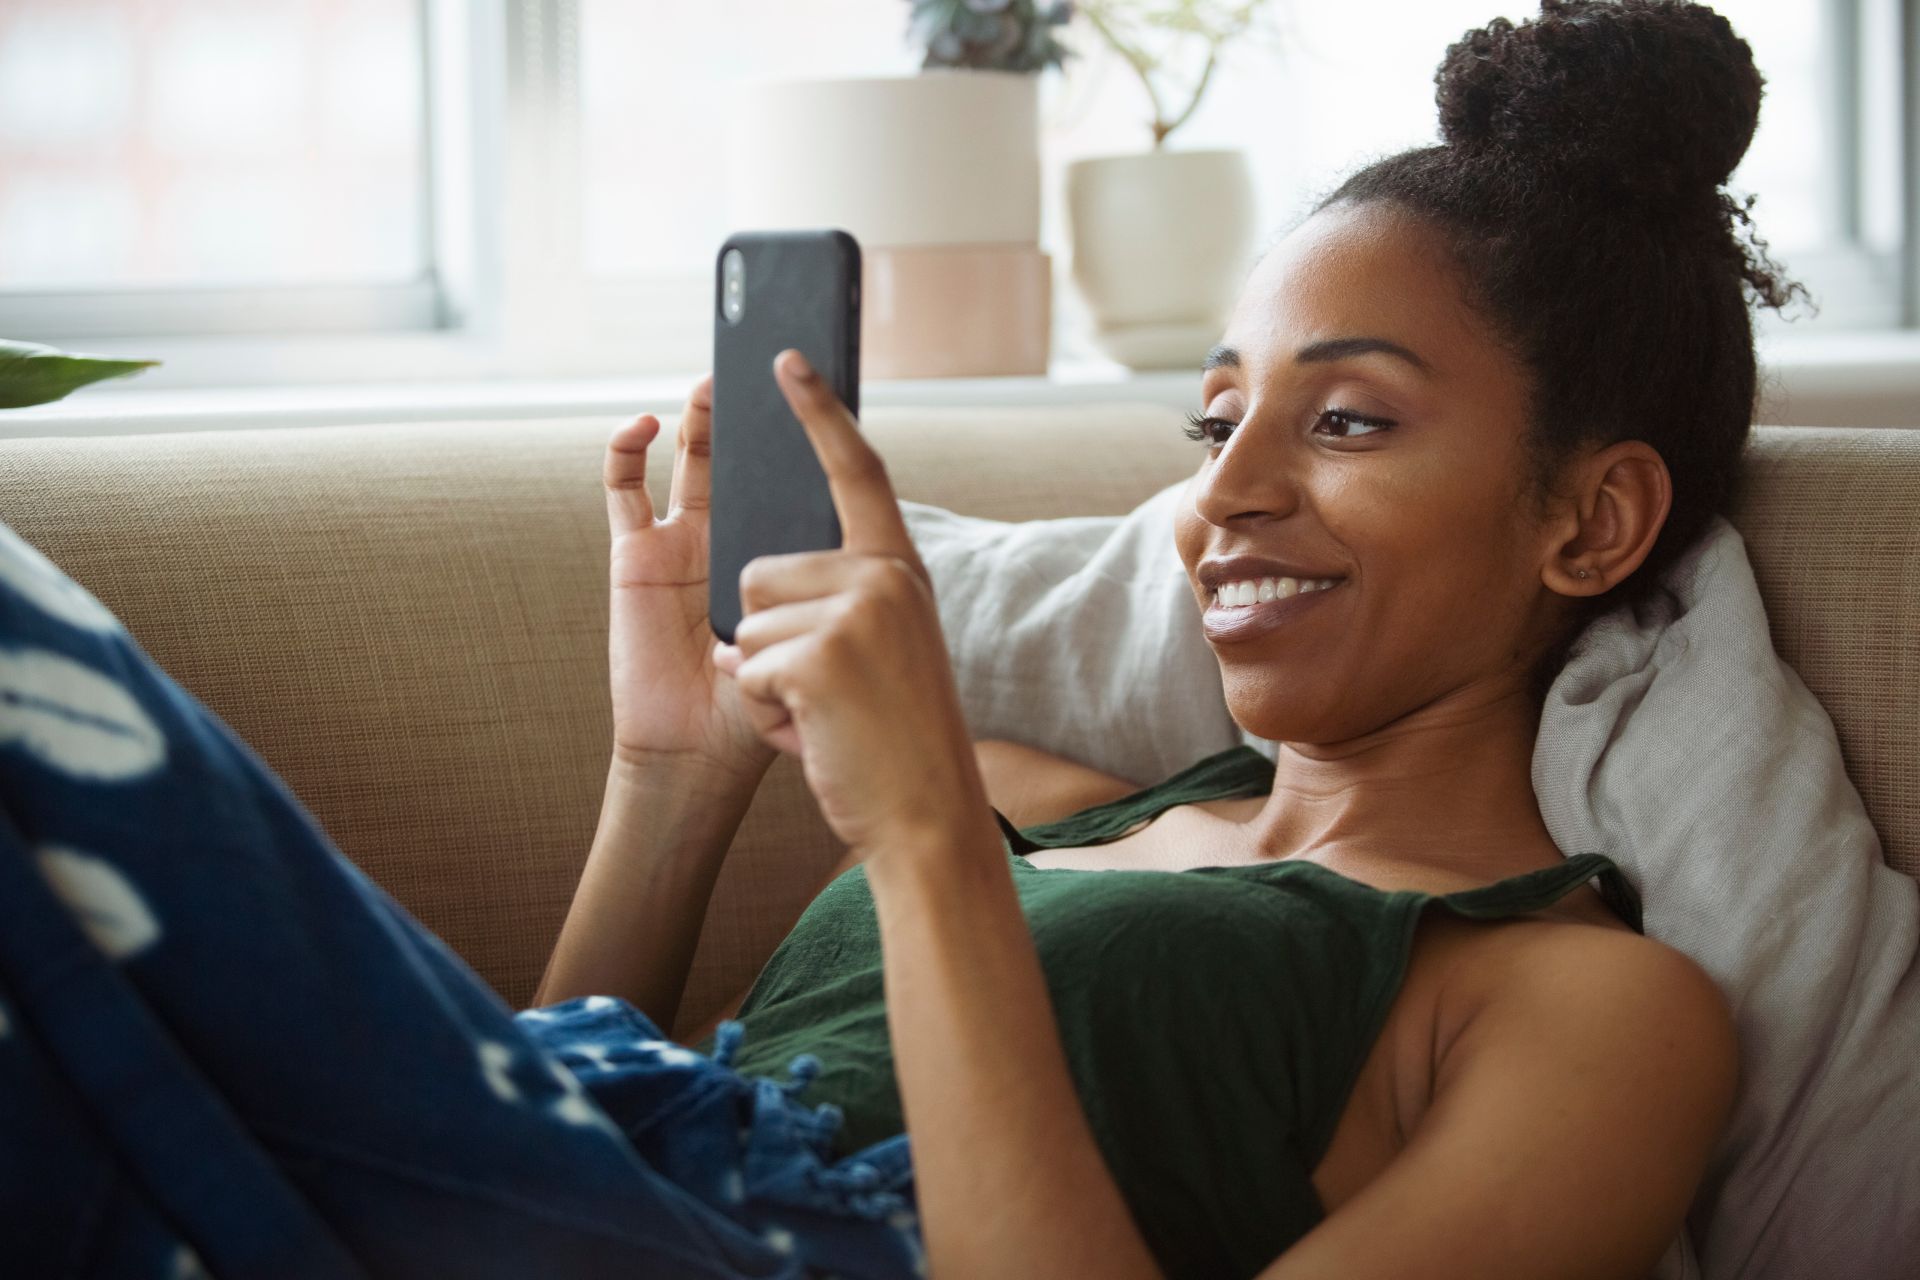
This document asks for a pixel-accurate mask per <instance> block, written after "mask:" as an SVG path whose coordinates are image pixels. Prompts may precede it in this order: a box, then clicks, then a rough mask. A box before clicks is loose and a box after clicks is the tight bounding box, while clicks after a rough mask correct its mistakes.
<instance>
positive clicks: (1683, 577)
mask: <svg viewBox="0 0 1920 1280" xmlns="http://www.w3.org/2000/svg"><path fill="white" fill-rule="evenodd" d="M1186 483H1187V482H1186V481H1184V480H1182V481H1180V482H1179V483H1177V484H1174V485H1172V486H1169V487H1168V488H1166V489H1163V490H1162V491H1161V492H1159V493H1157V494H1155V495H1154V496H1153V497H1152V498H1149V499H1148V500H1147V501H1146V502H1144V503H1142V504H1141V505H1140V506H1139V507H1137V508H1136V509H1135V510H1133V511H1132V512H1130V513H1128V514H1127V515H1125V516H1098V517H1073V518H1068V519H1060V520H1035V521H1026V522H1021V523H1009V522H1004V521H997V520H983V519H979V518H977V517H972V516H962V515H958V514H956V513H954V512H951V511H946V510H944V509H942V508H939V507H933V506H928V505H926V504H923V503H911V502H902V503H901V507H902V509H903V510H904V512H905V514H906V519H907V527H908V530H909V532H910V534H911V535H912V536H913V538H914V542H915V544H916V546H917V547H918V548H919V550H920V553H921V557H922V559H923V560H924V561H925V562H926V565H927V568H928V571H929V573H930V574H931V575H932V578H933V584H934V592H935V595H936V597H937V598H938V600H939V604H940V620H941V625H942V626H943V627H944V628H945V629H946V635H947V641H948V645H949V647H950V649H951V650H952V653H953V659H954V670H955V680H956V683H957V684H958V686H959V690H960V697H961V702H962V706H963V709H964V710H965V712H966V714H967V717H968V723H969V727H970V728H971V729H972V731H973V734H974V736H975V737H976V738H988V737H993V738H1010V739H1013V740H1015V741H1019V742H1025V743H1028V744H1031V745H1033V746H1035V747H1038V748H1040V749H1042V750H1046V751H1051V752H1054V753H1056V754H1058V755H1063V756H1067V757H1069V758H1071V759H1074V760H1078V761H1081V762H1082V763H1085V764H1089V765H1092V766H1093V767H1095V768H1098V769H1102V770H1104V771H1106V772H1109V773H1114V774H1117V775H1119V776H1121V777H1124V778H1128V779H1130V780H1133V781H1135V782H1137V783H1139V784H1141V785H1143V786H1144V785H1147V784H1150V783H1153V782H1157V781H1159V780H1160V779H1162V778H1164V777H1166V776H1167V775H1169V774H1171V773H1174V772H1176V771H1177V770H1179V769H1182V768H1185V767H1186V766H1187V765H1189V764H1191V763H1193V762H1194V761H1195V760H1198V759H1200V758H1201V757H1203V756H1206V755H1211V754H1213V753H1216V752H1219V751H1224V750H1226V749H1227V748H1228V747H1231V746H1234V745H1236V744H1237V743H1246V744H1248V745H1251V746H1253V747H1255V748H1257V749H1259V750H1260V751H1262V752H1263V753H1264V754H1266V755H1267V756H1268V757H1269V758H1271V757H1273V756H1274V755H1275V753H1276V750H1277V749H1276V747H1275V745H1274V744H1273V743H1271V742H1267V741H1265V740H1264V739H1260V738H1256V737H1254V736H1253V735H1251V734H1249V733H1246V732H1245V731H1244V730H1242V729H1240V728H1239V726H1238V725H1237V724H1236V723H1235V722H1234V721H1233V719H1232V717H1231V716H1230V715H1229V714H1228V713H1227V710H1226V704H1225V699H1224V695H1223V693H1222V690H1221V684H1220V674H1219V666H1218V663H1217V662H1216V660H1215V659H1214V656H1213V651H1212V649H1211V647H1210V646H1209V645H1208V644H1207V641H1206V637H1205V636H1204V635H1203V634H1202V632H1201V630H1200V623H1199V612H1198V608H1197V607H1196V605H1195V602H1194V599H1193V595H1192V592H1191V590H1190V589H1189V587H1188V585H1187V579H1186V573H1185V570H1184V567H1183V566H1182V564H1181V562H1180V559H1179V556H1178V553H1177V552H1176V550H1175V549H1174V543H1173V513H1174V511H1175V504H1176V503H1178V502H1179V501H1180V499H1181V495H1182V494H1183V492H1184V491H1185V488H1186ZM1666 581H1667V584H1668V586H1669V587H1670V589H1672V590H1673V592H1674V593H1675V595H1676V596H1677V597H1678V599H1679V606H1678V608H1677V609H1675V608H1673V607H1672V606H1668V605H1665V604H1664V603H1663V604H1661V605H1660V606H1659V607H1657V608H1653V609H1649V610H1648V611H1647V612H1646V613H1645V614H1644V615H1643V616H1641V615H1636V614H1635V613H1634V612H1633V611H1632V610H1630V609H1625V608H1622V609H1617V610H1615V611H1614V612H1612V613H1610V614H1608V615H1606V616H1604V617H1602V618H1600V619H1598V620H1596V621H1595V622H1594V624H1593V625H1592V626H1591V627H1590V628H1589V629H1588V631H1587V632H1586V634H1585V636H1584V637H1583V639H1582V642H1581V644H1580V645H1579V646H1578V647H1577V650H1576V653H1575V654H1574V656H1573V658H1572V659H1571V660H1570V662H1569V663H1568V665H1567V667H1566V669H1565V670H1564V671H1563V672H1561V674H1560V676H1559V678H1558V679H1557V680H1556V681H1555V682H1554V684H1553V686H1552V688H1551V690H1550V691H1549V693H1548V697H1547V702H1546V706H1545V709H1544V711H1543V713H1542V719H1541V727H1540V735H1539V739H1538V741H1537V743H1536V746H1535V751H1534V762H1533V783H1534V791H1535V793H1536V795H1537V796H1538V798H1539V802H1540V808H1541V813H1542V815H1543V817H1544V818H1545V820H1546V824H1547V828H1548V830H1549V832H1550V833H1551V834H1552V836H1553V838H1554V841H1555V843H1557V844H1558V845H1559V846H1560V847H1561V848H1562V849H1582V850H1585V849H1597V850H1601V851H1603V852H1605V853H1606V854H1608V856H1610V857H1611V858H1613V859H1614V861H1616V862H1617V863H1619V864H1620V866H1621V868H1622V869H1623V870H1624V871H1625V872H1626V874H1627V877H1628V878H1629V879H1630V880H1631V881H1632V882H1633V883H1634V886H1635V887H1636V888H1637V889H1638V890H1639V891H1640V895H1641V897H1642V899H1643V902H1644V905H1645V927H1646V931H1647V934H1648V935H1649V936H1651V937H1654V938H1658V939H1660V940H1661V941H1664V942H1666V943H1668V944H1669V945H1671V946H1673V947H1676V948H1678V949H1679V950H1681V951H1683V952H1685V953H1686V954H1687V955H1689V956H1691V957H1692V958H1693V959H1694V960H1695V961H1696V962H1698V963H1699V964H1700V965H1701V966H1702V967H1703V968H1705V969H1706V970H1707V971H1708V972H1709V973H1711V974H1712V975H1713V977H1714V978H1715V980H1716V981H1717V982H1718V983H1719V984H1720V986H1721V988H1722V990H1724V991H1725V992H1726V994H1727V997H1728V999H1729V1002H1730V1003H1731V1004H1732V1006H1733V1009H1734V1013H1735V1017H1736V1019H1737V1022H1738V1025H1739V1030H1740V1037H1741V1046H1742V1075H1743V1079H1742V1083H1741V1089H1740V1093H1739V1096H1738V1099H1737V1101H1736V1103H1735V1111H1734V1116H1733V1119H1732V1122H1731V1124H1730V1127H1729V1131H1728V1134H1727V1137H1726V1139H1725V1140H1724V1141H1723V1143H1722V1144H1721V1146H1720V1147H1719V1149H1718V1150H1717V1152H1716V1153H1715V1156H1714V1159H1713V1162H1712V1165H1711V1166H1710V1168H1709V1171H1708V1176H1707V1178H1706V1180H1705V1182H1704V1183H1703V1186H1702V1190H1701V1194H1700V1196H1699V1197H1698V1199H1697V1200H1696V1201H1695V1204H1694V1207H1693V1211H1692V1213H1691V1214H1690V1215H1689V1218H1688V1232H1687V1233H1686V1234H1684V1235H1683V1236H1682V1237H1681V1238H1680V1239H1678V1240H1676V1241H1675V1243H1674V1245H1673V1247H1672V1248H1670V1249H1669V1250H1668V1252H1667V1254H1666V1256H1665V1257H1664V1258H1663V1259H1662V1260H1661V1263H1660V1265H1659V1267H1658V1268H1657V1270H1656V1272H1655V1274H1656V1276H1658V1277H1660V1278H1661V1280H1694V1278H1696V1277H1701V1276H1703V1275H1704V1276H1705V1277H1706V1280H1734V1278H1735V1277H1750V1278H1759V1277H1768V1278H1771V1277H1781V1278H1786V1277H1814V1276H1819V1277H1825V1276H1848V1277H1854V1276H1858V1277H1880V1276H1895V1275H1905V1274H1911V1270H1910V1269H1911V1267H1912V1266H1913V1260H1914V1259H1915V1258H1916V1257H1920V1210H1916V1208H1915V1206H1916V1205H1920V965H1917V964H1916V962H1915V956H1916V949H1917V948H1920V886H1916V885H1915V884H1914V882H1913V881H1911V880H1909V879H1908V878H1907V877H1905V876H1903V875H1901V874H1899V873H1898V872H1896V871H1894V870H1892V869H1891V868H1889V867H1887V866H1886V864H1885V862H1884V861H1883V860H1882V857H1881V850H1880V845H1879V840H1878V838H1877V837H1876V836H1875V834H1874V830H1873V827H1872V825H1871V823H1870V822H1869V821H1868V819H1867V816H1866V810H1865V807H1864V805H1863V804H1862V802H1861V800H1860V796H1859V793H1858V792H1857V791H1856V790H1855V789H1854V787H1853V784H1852V783H1851V782H1850V781H1849V780H1848V779H1847V776H1846V770H1845V767H1844V764H1843V762H1842V760H1841V757H1840V750H1839V744H1838V741H1837V739H1836V738H1835V736H1834V732H1833V726H1832V722H1831V720H1830V719H1829V718H1828V716H1827V713H1826V711H1825V710H1824V708H1822V707H1821V706H1820V704H1819V702H1818V701H1817V700H1816V699H1815V698H1814V697H1813V694H1812V693H1811V692H1810V691H1809V690H1808V689H1807V687H1806V686H1805V685H1804V684H1803V683H1802V682H1801V681H1800V679H1799V677H1798V676H1797V675H1796V674H1795V673H1794V672H1793V671H1792V670H1791V669H1790V668H1789V667H1788V666H1787V665H1786V664H1785V663H1784V662H1782V661H1781V660H1780V658H1779V657H1778V656H1777V655H1776V654H1775V653H1774V650H1773V646H1772V641H1771V638H1770V634H1769V632H1768V629H1767V620H1766V614H1765V612H1764V610H1763V609H1762V607H1761V603H1760V593H1759V588H1758V585H1757V584H1756V582H1755V580H1754V576H1753V570H1752V567H1751V566H1750V565H1749V564H1748V562H1747V558H1746V550H1745V545H1744V543H1743V542H1742V540H1741V538H1740V535H1739V532H1738V531H1737V530H1736V529H1734V528H1733V526H1732V525H1731V524H1729V523H1728V522H1727V521H1725V520H1716V521H1715V523H1714V524H1713V526H1712V527H1711V528H1710V529H1709V530H1708V531H1707V533H1706V534H1705V535H1703V537H1702V538H1701V540H1700V541H1699V542H1697V543H1696V544H1695V545H1694V546H1693V547H1692V548H1690V549H1689V551H1688V553H1687V554H1686V555H1685V556H1683V557H1682V558H1681V560H1680V561H1679V562H1677V563H1676V564H1675V565H1674V566H1673V568H1672V569H1670V570H1669V572H1668V574H1667V575H1666ZM1689 1237H1690V1238H1689Z"/></svg>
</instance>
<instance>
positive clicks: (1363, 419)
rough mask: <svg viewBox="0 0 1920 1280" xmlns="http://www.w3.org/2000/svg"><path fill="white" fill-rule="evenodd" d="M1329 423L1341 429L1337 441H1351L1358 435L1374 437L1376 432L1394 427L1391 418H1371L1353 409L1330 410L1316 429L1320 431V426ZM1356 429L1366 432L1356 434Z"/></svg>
mask: <svg viewBox="0 0 1920 1280" xmlns="http://www.w3.org/2000/svg"><path fill="white" fill-rule="evenodd" d="M1329 423H1330V424H1333V425H1336V426H1338V427H1340V428H1341V431H1340V433H1339V434H1338V435H1335V436H1334V437H1333V438H1334V439H1336V440H1351V439H1353V438H1354V437H1355V436H1356V435H1363V436H1366V435H1372V434H1373V433H1374V432H1376V431H1384V430H1386V429H1387V428H1388V427H1391V426H1393V425H1394V423H1393V420H1392V419H1390V418H1370V417H1368V416H1367V415H1366V414H1364V413H1355V412H1354V411H1353V410H1351V409H1328V410H1326V411H1325V412H1324V413H1322V414H1321V415H1320V421H1319V423H1316V424H1315V428H1316V429H1318V427H1319V426H1320V425H1322V424H1329ZM1355 427H1365V428H1366V430H1364V431H1360V432H1355V431H1354V428H1355Z"/></svg>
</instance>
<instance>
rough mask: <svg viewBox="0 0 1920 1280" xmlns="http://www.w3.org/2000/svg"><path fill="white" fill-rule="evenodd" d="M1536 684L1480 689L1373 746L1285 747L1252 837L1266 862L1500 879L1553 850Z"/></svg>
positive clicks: (1366, 740) (1356, 742)
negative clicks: (1532, 689) (1415, 869)
mask: <svg viewBox="0 0 1920 1280" xmlns="http://www.w3.org/2000/svg"><path fill="white" fill-rule="evenodd" d="M1538 717H1539V712H1538V708H1536V707H1535V706H1534V705H1533V702H1532V699H1531V698H1530V697H1529V696H1528V695H1527V692H1526V689H1525V682H1524V681H1520V682H1517V683H1502V684H1500V685H1480V686H1469V687H1467V688H1464V689H1461V690H1457V691H1455V692H1454V693H1451V694H1448V695H1447V696H1445V697H1443V698H1440V699H1438V700H1436V701H1434V702H1431V703H1429V704H1427V705H1426V706H1424V707H1421V708H1420V709H1419V710H1417V711H1414V712H1412V713H1410V714H1408V715H1406V716H1403V717H1401V718H1400V719H1398V720H1395V721H1394V722H1392V723H1391V724H1388V725H1384V726H1382V727H1381V728H1379V729H1377V730H1375V731H1373V732H1371V733H1368V734H1365V735H1363V736H1361V737H1358V738H1354V739H1351V740H1349V741H1345V742H1337V743H1292V742H1283V743H1281V744H1280V750H1279V756H1278V759H1277V760H1276V761H1275V765H1274V778H1273V793H1272V795H1270V796H1269V797H1268V798H1267V800H1266V803H1265V805H1264V806H1263V807H1262V809H1261V811H1260V813H1259V815H1258V816H1257V817H1255V818H1254V819H1253V820H1252V821H1251V822H1250V823H1248V824H1247V828H1246V833H1245V834H1246V836H1247V837H1248V838H1250V839H1251V840H1252V841H1253V842H1254V855H1253V856H1255V857H1257V858H1261V859H1281V858H1296V857H1310V858H1313V859H1315V860H1317V861H1329V860H1340V859H1356V860H1366V861H1377V860H1381V859H1385V860H1389V861H1393V862H1402V863H1404V862H1419V863H1425V864H1428V865H1433V866H1445V867H1450V868H1456V869H1459V870H1461V871H1466V872H1473V871H1477V870H1496V869H1498V868H1501V867H1504V866H1511V865H1512V864H1514V863H1515V862H1525V861H1527V860H1528V859H1530V858H1537V856H1538V855H1539V854H1540V853H1541V852H1542V851H1543V850H1544V849H1550V848H1552V847H1553V838H1552V836H1551V835H1550V834H1549V833H1548V832H1547V829H1546V824H1545V822H1544V821H1542V820H1541V817H1540V808H1539V805H1538V804H1537V802H1536V801H1535V799H1534V795H1533V777H1532V765H1533V746H1534V739H1535V737H1536V735H1537V732H1538Z"/></svg>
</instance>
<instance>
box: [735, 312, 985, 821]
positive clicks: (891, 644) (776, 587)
mask: <svg viewBox="0 0 1920 1280" xmlns="http://www.w3.org/2000/svg"><path fill="white" fill-rule="evenodd" d="M774 370H775V378H776V380H778V381H779V383H780V388H781V390H782V391H783V392H785V393H786V397H787V403H788V404H789V405H791V406H792V408H793V411H794V414H795V416H796V417H798V418H799V420H800V423H801V425H802V426H803V427H804V428H805V429H806V432H807V436H808V438H809V439H810V440H811V441H812V443H813V449H814V453H815V455H816V456H818V457H819V459H820V464H821V467H822V469H823V470H825V472H826V475H827V483H828V486H829V488H830V490H831V492H832V495H833V506H834V510H835V511H836V512H837V513H838V514H839V517H840V534H841V539H840V541H841V545H840V547H839V548H838V549H835V550H831V551H800V552H794V553H791V554H787V555H768V556H758V557H756V558H755V559H753V560H751V561H749V562H748V563H747V566H746V568H745V569H743V570H742V571H741V574H740V603H741V609H742V611H743V614H744V616H743V617H742V619H741V622H740V625H739V627H738V628H737V629H736V631H735V633H734V644H732V645H727V644H717V645H716V646H715V648H714V663H715V665H717V666H719V667H720V669H721V670H723V671H728V672H730V673H731V674H732V675H733V677H734V679H735V680H736V681H737V682H738V684H739V692H740V695H741V699H742V704H743V705H744V706H745V708H746V710H747V714H748V717H749V719H750V720H751V721H752V723H753V725H754V727H755V728H756V729H757V730H758V731H759V733H760V736H761V739H762V740H763V741H765V742H766V743H768V744H769V745H770V746H773V747H775V748H776V749H778V750H780V751H781V752H784V753H786V754H789V755H797V756H799V757H800V763H801V768H802V770H803V771H804V773H805V775H806V780H807V786H808V787H809V788H810V789H811V790H812V791H813V794H814V797H815V798H816V799H817V800H818V801H819V803H820V811H821V814H822V815H823V816H824V817H825V818H826V820H827V823H828V825H829V826H831V827H832V828H833V831H834V833H835V834H836V835H838V836H839V837H840V839H842V840H843V841H845V842H846V844H847V846H848V848H849V849H850V850H853V851H854V852H856V853H858V854H859V855H860V856H862V857H863V858H864V857H870V856H872V855H874V854H876V853H884V852H886V851H888V850H897V849H901V848H914V847H926V846H927V845H928V844H929V842H938V841H939V840H941V839H942V838H943V837H952V836H955V835H961V836H965V835H966V834H968V833H975V832H993V831H994V824H993V821H992V818H991V810H990V808H989V806H988V800H987V795H986V787H985V785H984V784H983V782H982V781H981V778H980V771H979V765H978V763H977V761H976V758H975V756H974V751H973V742H972V737H971V735H970V734H969V733H968V730H967V724H966V718H965V716H964V715H963V714H962V713H961V710H960V697H959V693H958V690H957V689H956V688H955V685H954V679H953V669H952V664H951V661H950V660H949V658H948V656H947V645H946V639H945V637H944V636H943V635H942V634H941V630H940V612H939V608H938V606H937V604H936V602H935V599H934V594H933V582H932V578H931V576H930V575H929V574H928V573H927V569H926V566H925V565H923V564H922V563H921V562H920V554H919V552H918V550H916V549H915V547H914V545H913V541H912V539H911V538H910V537H909V536H908V534H907V526H906V522H905V520H903V519H902V518H901V515H900V504H899V500H898V499H897V498H896V497H895V496H894V492H893V485H892V482H891V481H890V480H889V479H888V478H887V472H886V468H885V466H884V465H883V464H882V462H881V460H880V455H879V454H877V453H875V452H874V450H873V447H872V446H871V445H869V444H868V443H867V441H866V440H865V439H864V438H863V437H862V436H861V434H860V430H859V425H858V423H857V422H856V420H855V419H854V416H853V414H852V412H851V411H850V410H848V408H847V407H846V405H845V404H844V403H843V402H842V401H841V400H840V398H839V397H838V396H837V395H835V394H834V392H833V390H832V388H830V387H828V386H827V384H826V383H825V382H824V381H822V380H821V379H820V378H819V377H818V375H817V374H815V373H814V371H813V370H812V368H811V367H810V366H809V365H808V364H807V362H806V359H805V357H804V356H802V355H801V354H800V352H798V351H797V350H793V349H791V348H789V349H788V350H785V351H782V352H781V353H780V355H779V356H777V357H776V358H775V360H774ZM722 518H724V515H723V516H722Z"/></svg>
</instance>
